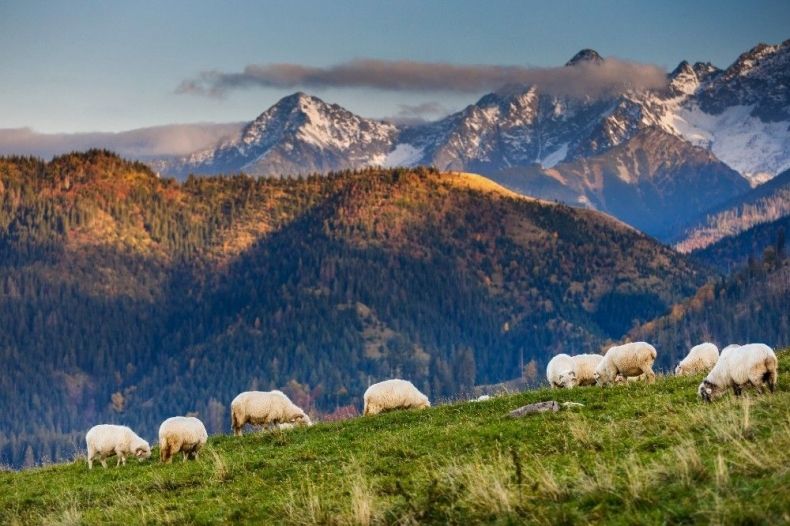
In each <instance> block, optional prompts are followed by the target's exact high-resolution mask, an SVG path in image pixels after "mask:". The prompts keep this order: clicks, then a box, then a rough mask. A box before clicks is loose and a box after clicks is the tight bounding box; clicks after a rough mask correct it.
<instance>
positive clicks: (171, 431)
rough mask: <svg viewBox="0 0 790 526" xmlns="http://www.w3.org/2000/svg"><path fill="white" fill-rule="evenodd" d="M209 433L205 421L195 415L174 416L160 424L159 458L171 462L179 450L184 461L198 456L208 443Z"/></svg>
mask: <svg viewBox="0 0 790 526" xmlns="http://www.w3.org/2000/svg"><path fill="white" fill-rule="evenodd" d="M207 440H208V433H206V426H204V425H203V422H201V421H200V420H198V419H197V418H195V417H193V416H174V417H171V418H168V419H167V420H165V421H164V422H162V425H160V426H159V459H160V460H161V461H162V462H167V463H170V462H171V460H172V457H173V455H175V454H176V453H178V452H179V451H180V452H181V454H182V455H183V457H184V458H183V461H184V462H186V460H187V459H188V458H194V459H197V458H198V452H199V451H200V450H201V449H202V448H203V446H205V445H206V441H207Z"/></svg>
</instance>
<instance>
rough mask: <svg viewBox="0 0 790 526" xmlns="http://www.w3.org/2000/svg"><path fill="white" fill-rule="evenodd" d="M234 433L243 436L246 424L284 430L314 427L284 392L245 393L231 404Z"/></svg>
mask: <svg viewBox="0 0 790 526" xmlns="http://www.w3.org/2000/svg"><path fill="white" fill-rule="evenodd" d="M230 418H231V427H232V428H233V433H234V434H235V435H236V436H241V434H242V429H243V428H244V426H245V425H246V424H252V425H255V426H266V427H267V428H273V427H277V428H283V427H282V426H283V425H284V424H289V425H295V424H300V425H308V426H309V425H312V422H311V421H310V417H309V416H307V414H306V413H305V412H304V411H303V410H302V409H300V408H299V407H298V406H297V405H296V404H294V403H293V402H291V400H290V398H288V397H287V396H286V395H285V393H283V392H282V391H245V392H243V393H241V394H239V395H238V396H237V397H236V398H234V399H233V401H232V402H231V403H230Z"/></svg>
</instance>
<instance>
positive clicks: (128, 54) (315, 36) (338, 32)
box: [0, 0, 790, 132]
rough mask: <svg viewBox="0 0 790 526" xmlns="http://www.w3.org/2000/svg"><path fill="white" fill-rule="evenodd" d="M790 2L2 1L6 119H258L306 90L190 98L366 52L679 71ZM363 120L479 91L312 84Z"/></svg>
mask: <svg viewBox="0 0 790 526" xmlns="http://www.w3.org/2000/svg"><path fill="white" fill-rule="evenodd" d="M788 28H790V2H788V1H786V0H784V1H752V2H735V1H729V0H719V1H715V2H714V1H693V2H688V1H656V2H649V3H648V2H636V1H631V2H629V1H600V2H584V1H582V0H578V1H563V0H554V1H551V2H547V1H543V2H529V1H518V2H510V1H493V0H489V1H486V2H466V1H460V0H456V1H444V2H414V1H403V0H401V1H393V2H375V1H366V2H356V1H342V0H338V1H326V2H297V1H290V2H243V1H227V2H209V1H205V2H204V1H197V0H192V1H167V2H161V3H160V2H149V1H134V2H91V1H83V2H77V1H75V2H66V1H63V2H56V1H52V2H39V1H20V2H8V1H5V2H0V128H13V127H23V126H30V127H33V128H35V129H36V130H38V131H44V132H75V131H95V130H103V131H118V130H125V129H131V128H137V127H143V126H152V125H158V124H165V123H174V122H203V121H213V122H231V121H242V120H250V119H252V118H253V117H255V116H256V115H257V114H259V113H260V112H261V111H263V110H265V109H266V108H267V107H268V106H270V105H271V104H272V103H274V102H275V101H276V100H277V99H279V98H280V97H282V96H284V95H286V94H288V93H290V92H292V91H294V90H293V89H273V88H260V87H254V88H249V89H239V90H233V91H231V92H229V93H228V94H227V96H226V97H225V98H222V99H218V98H211V97H202V96H195V95H189V94H177V93H176V88H177V87H178V85H179V84H180V83H181V82H182V81H184V80H185V79H190V78H194V77H195V75H196V74H198V73H199V72H200V71H206V70H219V71H223V72H239V71H241V70H242V69H243V68H244V67H245V66H246V65H249V64H270V63H291V64H299V65H305V66H331V65H334V64H338V63H343V62H346V61H349V60H352V59H356V58H374V59H385V60H403V59H405V60H412V61H427V62H441V63H451V64H459V65H464V64H494V65H522V66H523V65H526V66H535V67H551V66H559V65H561V64H563V63H564V62H565V61H567V60H568V59H569V58H570V57H571V56H572V55H573V54H574V53H575V52H576V51H578V50H579V49H581V48H584V47H590V48H594V49H596V50H597V51H599V52H600V53H601V54H602V55H604V56H615V57H618V58H622V59H627V60H631V61H637V62H641V63H649V64H656V65H658V66H660V67H662V68H666V69H671V68H673V67H674V66H675V65H676V64H677V63H678V62H679V61H681V60H683V59H687V60H690V61H697V60H702V61H712V62H713V63H714V64H716V65H718V66H726V65H728V64H729V63H730V62H732V61H733V60H734V59H735V58H736V57H737V55H738V54H739V53H741V52H743V51H745V50H747V49H749V48H751V47H752V46H754V45H755V44H756V43H758V42H761V41H763V42H769V43H778V42H781V41H782V40H784V39H787V38H790V31H788ZM306 91H311V92H313V93H315V94H317V95H318V96H320V97H322V98H323V99H325V100H327V101H330V102H337V103H339V104H341V105H343V106H346V107H347V108H349V109H351V110H352V111H355V112H356V113H359V114H361V115H365V116H370V117H385V116H391V115H395V114H397V113H398V112H399V111H400V109H401V105H417V104H420V103H429V102H431V103H434V102H438V103H439V104H440V105H441V106H442V107H443V108H445V109H447V110H455V109H458V108H460V107H462V106H464V105H465V104H467V103H470V102H472V101H474V100H475V99H476V98H477V94H470V93H460V94H459V93H434V92H430V91H428V92H426V91H422V92H416V93H415V92H409V91H382V90H374V89H368V88H325V89H320V90H315V89H310V90H306Z"/></svg>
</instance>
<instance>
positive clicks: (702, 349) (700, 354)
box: [675, 343, 719, 376]
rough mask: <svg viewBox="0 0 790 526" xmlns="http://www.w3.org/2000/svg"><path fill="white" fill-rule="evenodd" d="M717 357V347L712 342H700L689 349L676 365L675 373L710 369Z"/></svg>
mask: <svg viewBox="0 0 790 526" xmlns="http://www.w3.org/2000/svg"><path fill="white" fill-rule="evenodd" d="M718 359H719V349H718V347H716V346H715V345H713V344H712V343H701V344H699V345H695V346H694V347H692V348H691V350H689V353H688V354H687V355H686V357H685V358H683V359H682V360H681V361H680V363H678V365H677V367H675V375H677V376H684V375H692V374H697V373H706V372H708V371H710V370H711V369H712V368H713V366H714V365H716V360H718Z"/></svg>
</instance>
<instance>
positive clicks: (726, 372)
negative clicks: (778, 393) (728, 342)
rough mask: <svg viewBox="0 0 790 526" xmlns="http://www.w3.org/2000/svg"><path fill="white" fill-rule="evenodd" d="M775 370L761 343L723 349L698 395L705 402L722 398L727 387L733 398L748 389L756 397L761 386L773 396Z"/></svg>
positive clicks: (768, 350)
mask: <svg viewBox="0 0 790 526" xmlns="http://www.w3.org/2000/svg"><path fill="white" fill-rule="evenodd" d="M725 351H726V352H725ZM778 366H779V362H778V360H777V359H776V354H774V351H773V349H771V348H770V347H768V346H767V345H765V344H763V343H751V344H746V345H741V346H738V347H733V348H731V349H724V351H722V353H721V356H719V360H718V361H717V362H716V365H714V366H713V369H711V371H710V372H709V373H708V376H706V377H705V379H704V380H703V381H702V383H701V384H700V385H699V389H698V391H697V392H698V394H699V396H700V398H702V400H704V401H706V402H711V401H713V400H714V399H716V398H718V397H720V396H722V395H723V394H724V393H725V392H726V391H727V389H728V388H730V387H732V390H733V392H734V393H735V396H740V394H741V391H742V390H743V388H744V387H749V386H751V387H753V388H754V389H755V390H756V391H757V392H758V393H762V391H763V386H767V387H768V389H769V390H770V391H771V392H773V391H774V389H776V378H777V376H778Z"/></svg>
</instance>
